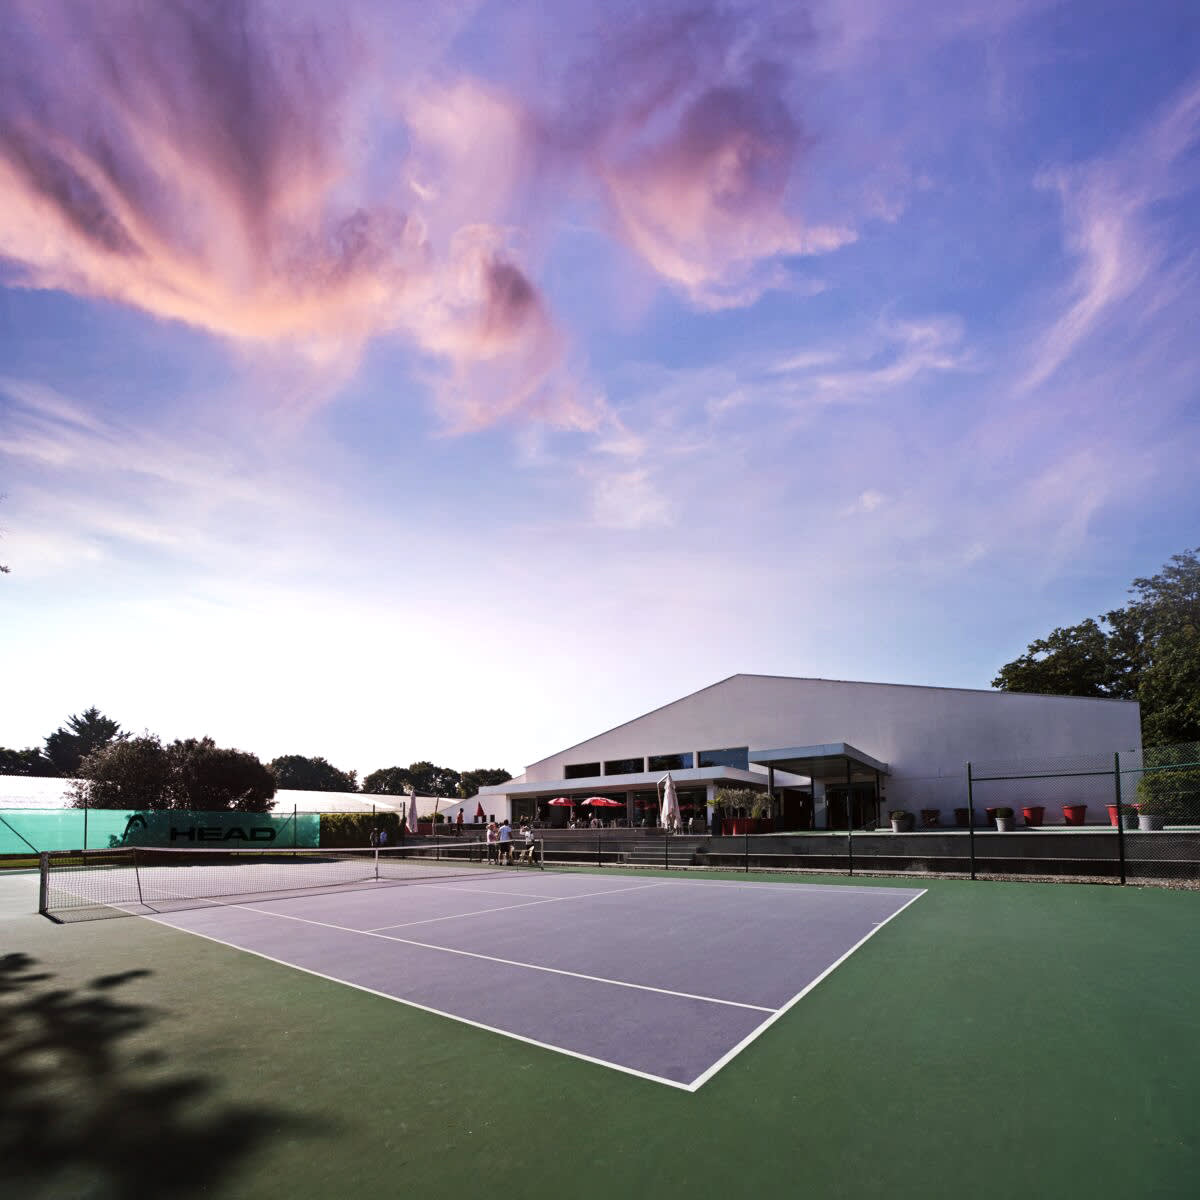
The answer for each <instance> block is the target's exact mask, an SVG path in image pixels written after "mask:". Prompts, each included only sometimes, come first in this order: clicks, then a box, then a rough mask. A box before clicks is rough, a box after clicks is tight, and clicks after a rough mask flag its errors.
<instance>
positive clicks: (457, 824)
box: [454, 808, 463, 837]
mask: <svg viewBox="0 0 1200 1200" xmlns="http://www.w3.org/2000/svg"><path fill="white" fill-rule="evenodd" d="M462 827H463V810H462V809H461V808H460V809H459V810H458V816H457V817H455V818H454V832H455V833H457V834H458V836H459V837H462Z"/></svg>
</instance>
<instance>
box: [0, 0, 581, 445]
mask: <svg viewBox="0 0 1200 1200" xmlns="http://www.w3.org/2000/svg"><path fill="white" fill-rule="evenodd" d="M268 13H269V16H270V21H269V22H268V20H267V19H266V16H265V15H264V14H268ZM16 15H17V20H16V21H15V22H14V25H15V36H14V37H13V38H11V39H10V40H9V41H8V43H7V47H6V49H4V50H0V55H2V57H0V71H2V72H3V78H4V79H5V80H6V81H7V83H8V85H9V86H6V87H5V88H4V89H3V97H4V98H3V100H2V101H0V194H2V195H3V204H2V205H0V255H3V256H4V257H5V258H6V259H7V260H8V262H9V263H10V264H12V265H11V267H10V273H11V275H12V276H13V279H12V281H13V282H15V283H18V284H20V285H24V286H28V287H34V288H46V289H61V290H64V291H69V292H72V293H74V294H77V295H83V296H91V297H98V298H103V299H107V300H113V301H117V302H120V303H124V304H128V305H131V306H134V307H136V308H140V309H142V310H144V311H146V312H148V313H151V314H153V315H155V316H158V317H163V318H167V319H171V320H178V321H182V322H185V323H187V324H189V325H192V326H194V327H197V328H200V329H204V330H207V331H209V332H211V333H213V334H216V335H219V336H221V337H225V338H229V339H231V340H234V341H236V342H238V343H240V344H243V345H254V344H261V345H263V346H264V347H268V348H269V347H271V346H274V345H277V344H278V343H281V342H282V343H286V344H287V345H288V346H289V348H290V349H291V350H292V351H293V352H298V353H299V354H300V355H301V357H302V359H303V360H304V361H305V362H306V363H308V364H309V366H310V367H312V368H320V367H322V366H324V365H327V364H329V363H332V362H336V363H338V364H339V365H341V366H343V367H344V365H345V362H346V360H347V359H349V360H350V361H353V360H355V359H356V358H357V355H358V352H359V350H360V349H361V347H362V345H363V344H364V342H365V341H366V340H367V339H368V338H370V337H371V336H373V335H376V334H378V333H383V332H392V333H399V334H401V335H404V336H407V337H409V338H410V339H411V340H412V341H414V342H415V343H416V345H417V346H418V347H419V348H420V349H422V350H424V351H426V352H428V353H429V354H431V355H433V356H435V358H437V359H439V360H440V361H441V363H442V367H443V377H442V382H443V383H444V382H445V378H444V377H445V376H446V375H448V376H449V386H450V387H451V389H452V390H454V391H458V390H460V388H461V387H462V386H463V385H464V384H465V382H467V381H468V380H469V379H470V377H471V376H472V374H473V373H474V372H475V369H476V368H477V367H478V365H479V364H480V363H482V362H484V361H486V362H488V363H489V364H490V366H491V368H492V369H491V370H490V371H489V372H488V375H487V380H488V386H487V387H486V388H485V387H476V388H475V390H474V394H473V397H472V400H471V403H470V405H468V406H467V407H469V408H470V409H471V412H472V416H471V420H470V424H472V425H474V424H478V423H481V422H482V421H484V420H486V419H487V418H486V415H485V414H486V412H487V411H489V410H491V411H494V412H511V411H514V410H516V409H517V408H519V407H521V406H522V405H524V404H527V403H531V402H533V401H534V400H535V399H536V396H537V392H538V389H539V388H540V387H541V386H542V385H543V384H545V383H546V382H547V381H548V379H549V377H550V376H551V375H552V374H553V371H554V369H555V367H556V366H557V364H558V362H559V360H560V358H561V337H560V335H558V334H557V333H556V331H555V330H554V328H553V324H552V322H551V321H550V319H549V317H548V315H547V314H546V311H545V307H544V304H543V302H542V300H541V298H540V296H539V295H538V292H537V289H536V288H535V286H534V284H533V283H532V282H531V281H530V279H529V277H528V276H527V274H526V273H525V272H524V271H523V270H522V268H521V267H520V266H519V265H518V263H517V261H516V256H515V254H514V253H513V252H512V251H511V249H509V248H507V247H506V246H505V245H504V244H503V243H504V240H505V238H504V234H503V233H502V232H500V231H497V230H496V229H491V230H490V231H489V232H488V235H487V241H488V247H487V250H486V253H485V252H483V251H482V250H481V249H480V248H479V245H478V244H477V243H478V239H477V237H476V235H475V233H474V232H472V230H474V229H476V227H474V226H472V227H467V228H466V232H464V230H463V229H450V230H447V231H445V233H446V240H447V241H448V242H449V245H443V244H440V243H439V241H438V240H437V238H436V235H437V234H438V233H439V232H441V231H440V230H439V228H437V227H436V223H435V228H433V229H432V230H431V227H430V226H431V222H430V221H429V220H427V217H426V213H427V212H443V211H444V210H445V208H446V205H445V203H444V201H439V198H438V197H437V196H433V197H430V198H429V199H428V200H427V201H424V202H423V201H422V198H421V197H420V196H419V195H417V194H415V193H411V192H410V193H409V194H408V195H404V194H400V195H399V196H398V198H399V199H400V200H403V201H405V204H404V205H403V206H401V205H399V204H397V203H396V199H395V197H389V196H388V195H387V190H386V189H378V190H381V191H382V193H383V194H382V195H371V194H369V193H368V192H367V190H366V188H365V185H364V182H363V179H362V178H361V171H360V168H361V166H362V164H361V163H360V162H358V161H357V160H356V153H357V152H356V151H355V149H354V146H353V143H352V139H350V138H348V137H347V136H346V133H347V131H346V123H347V122H348V121H349V119H350V115H351V114H352V111H353V106H352V103H351V92H352V84H353V83H354V81H355V76H356V73H357V72H360V71H362V72H366V71H367V70H368V68H369V66H370V62H369V59H368V55H367V53H366V51H365V49H364V46H363V43H362V41H361V39H356V38H355V37H354V36H352V35H351V34H350V33H349V32H348V31H347V30H345V29H342V28H340V27H338V26H337V23H336V21H335V22H330V21H329V20H328V18H326V19H325V21H324V24H323V26H322V27H321V28H318V27H316V26H314V25H312V24H310V23H305V21H304V20H303V19H297V20H296V21H294V22H291V23H289V22H288V21H287V20H285V19H284V18H283V16H281V10H277V9H273V10H267V9H265V8H260V7H256V6H253V5H250V4H228V5H220V6H213V5H205V4H196V5H191V6H189V5H140V4H132V3H128V4H122V3H119V2H117V0H114V3H112V4H109V5H106V6H105V7H104V9H103V11H100V10H96V9H92V8H89V7H87V6H82V7H79V6H65V5H54V4H40V3H38V4H29V5H21V6H20V7H19V8H18V9H17V14H16ZM331 26H332V27H331ZM462 95H463V97H464V99H463V100H462V101H461V102H460V104H459V108H458V112H457V114H456V113H455V112H454V111H453V110H446V111H443V112H442V113H441V114H440V119H441V126H440V128H439V129H438V130H437V131H436V132H438V134H439V136H440V145H441V146H442V147H443V148H444V147H446V146H447V145H449V146H450V147H451V149H454V150H456V152H457V158H455V156H454V155H453V154H452V155H451V156H450V161H449V162H448V163H443V164H441V165H442V183H441V187H440V190H441V191H442V192H443V193H448V192H450V191H452V190H453V185H454V182H455V176H456V175H459V176H461V174H462V170H461V168H462V165H463V162H464V161H466V160H469V158H470V150H471V145H470V130H471V129H474V136H475V137H476V138H477V139H478V138H479V137H486V136H487V135H488V132H489V128H490V130H491V131H492V133H495V131H496V130H497V129H498V128H500V127H501V126H503V125H504V123H505V119H506V114H505V109H504V106H503V104H502V103H500V102H498V101H497V102H496V103H494V104H493V105H492V108H491V117H492V120H491V125H490V127H489V126H488V125H487V123H485V122H480V121H479V119H478V118H479V115H480V111H481V109H482V104H481V102H480V97H481V96H483V95H484V93H483V91H482V89H476V90H475V92H474V93H472V92H471V91H470V90H469V89H466V88H464V89H463V92H462ZM417 115H418V116H421V115H424V116H425V117H427V118H429V112H428V109H427V110H426V111H425V113H424V114H420V113H418V114H417ZM429 119H432V118H429ZM456 119H457V121H458V129H457V131H456V130H455V127H454V126H455V120H456ZM420 132H421V126H420V122H417V127H416V133H417V135H419V134H420ZM456 132H457V135H458V141H457V143H456V142H455V136H454V135H455V133H456ZM485 175H486V171H485V172H483V174H481V175H480V180H479V188H478V189H477V190H478V191H480V192H482V189H483V184H484V176H485ZM398 179H399V177H398V175H397V173H396V172H393V185H394V186H395V185H397V184H398ZM423 210H424V211H423ZM460 216H461V217H462V219H463V220H464V221H465V219H466V216H467V213H466V212H465V211H464V212H463V213H461V214H460ZM475 219H476V220H478V216H476V218H475ZM498 381H503V386H498ZM451 407H453V406H451Z"/></svg>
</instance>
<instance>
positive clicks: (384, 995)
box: [145, 917, 695, 1092]
mask: <svg viewBox="0 0 1200 1200" xmlns="http://www.w3.org/2000/svg"><path fill="white" fill-rule="evenodd" d="M145 920H147V921H153V922H154V923H155V924H156V925H162V926H164V927H166V928H167V929H173V930H174V931H175V932H176V933H190V934H191V935H192V937H198V938H203V939H204V940H205V941H206V942H215V943H216V944H217V945H218V946H224V947H225V948H226V949H228V950H238V951H240V952H241V953H242V954H252V955H254V957H255V958H263V959H266V961H267V962H271V963H275V964H277V965H278V966H281V967H288V968H290V969H291V970H293V971H302V972H303V973H304V974H305V975H312V976H315V977H316V978H317V979H324V980H326V981H327V982H329V983H336V984H340V985H341V986H342V987H348V988H354V990H355V991H357V992H366V993H367V994H368V995H369V996H378V997H379V998H380V999H381V1000H391V1001H392V1003H393V1004H403V1005H404V1006H405V1007H406V1008H416V1009H419V1010H420V1011H421V1012H427V1013H433V1015H434V1016H436V1017H445V1018H446V1019H447V1020H450V1021H457V1022H458V1023H459V1024H460V1025H470V1026H471V1027H472V1028H473V1029H482V1030H483V1031H484V1032H485V1033H497V1034H499V1035H500V1036H501V1037H506V1038H512V1039H513V1041H516V1042H524V1043H525V1044H526V1045H527V1046H537V1047H538V1049H539V1050H550V1051H553V1053H555V1054H565V1055H567V1057H568V1058H578V1059H580V1060H581V1061H583V1062H586V1063H592V1064H593V1065H594V1066H597V1067H608V1068H610V1069H611V1070H613V1071H621V1072H622V1073H623V1074H625V1075H635V1076H637V1078H638V1079H648V1080H649V1081H650V1082H651V1083H665V1084H666V1085H667V1087H673V1088H679V1089H680V1090H681V1091H684V1092H692V1091H695V1088H693V1087H690V1086H689V1085H688V1084H686V1083H680V1082H679V1080H677V1079H667V1078H666V1076H664V1075H652V1074H651V1073H650V1072H649V1071H639V1070H637V1069H636V1068H634V1067H626V1066H623V1065H622V1064H621V1063H615V1062H609V1061H608V1059H606V1058H596V1057H595V1056H594V1055H591V1054H582V1053H580V1052H579V1051H578V1050H570V1049H568V1048H567V1047H566V1046H558V1045H555V1044H554V1043H553V1042H540V1041H538V1040H537V1038H531V1037H526V1036H525V1035H524V1034H523V1033H513V1031H512V1030H511V1029H501V1028H500V1027H499V1026H497V1025H485V1024H484V1023H483V1022H482V1021H473V1020H471V1018H470V1017H462V1016H459V1014H458V1013H452V1012H446V1010H445V1009H441V1008H434V1007H433V1006H432V1005H429V1004H419V1003H417V1001H416V1000H406V999H405V998H404V997H403V996H393V995H392V994H391V992H381V991H379V990H378V989H377V988H372V987H367V986H366V984H362V983H353V982H352V981H351V980H349V979H340V978H339V977H338V976H336V975H326V974H325V973H324V972H323V971H314V970H313V969H312V968H311V967H302V966H299V965H298V964H297V963H294V962H288V960H287V959H286V958H274V957H273V956H272V955H270V954H264V953H263V952H262V951H261V950H249V949H247V948H246V947H245V946H236V945H234V944H233V942H226V941H224V940H223V939H221V938H219V937H213V936H212V935H211V934H208V933H198V932H197V931H196V930H195V929H187V928H185V927H184V926H182V925H172V924H171V922H170V921H168V920H166V919H164V918H161V917H146V918H145Z"/></svg>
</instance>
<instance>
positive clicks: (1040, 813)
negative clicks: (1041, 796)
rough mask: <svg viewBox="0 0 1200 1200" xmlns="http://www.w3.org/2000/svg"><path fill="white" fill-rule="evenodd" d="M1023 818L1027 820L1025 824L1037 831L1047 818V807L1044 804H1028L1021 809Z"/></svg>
mask: <svg viewBox="0 0 1200 1200" xmlns="http://www.w3.org/2000/svg"><path fill="white" fill-rule="evenodd" d="M1021 816H1023V817H1024V818H1025V824H1026V825H1028V826H1029V828H1030V829H1037V828H1038V827H1039V826H1040V825H1041V823H1042V821H1043V820H1044V819H1045V817H1046V806H1045V805H1044V804H1028V805H1026V806H1025V807H1024V808H1023V809H1021Z"/></svg>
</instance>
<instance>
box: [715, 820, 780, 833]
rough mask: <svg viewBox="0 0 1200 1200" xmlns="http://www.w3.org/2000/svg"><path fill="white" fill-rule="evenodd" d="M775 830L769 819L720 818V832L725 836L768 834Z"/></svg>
mask: <svg viewBox="0 0 1200 1200" xmlns="http://www.w3.org/2000/svg"><path fill="white" fill-rule="evenodd" d="M774 828H775V822H774V820H773V819H772V818H771V817H722V818H721V832H722V833H723V834H725V835H726V836H729V835H733V836H735V837H736V836H739V835H741V834H745V833H770V832H771V831H772V830H773V829H774Z"/></svg>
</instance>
